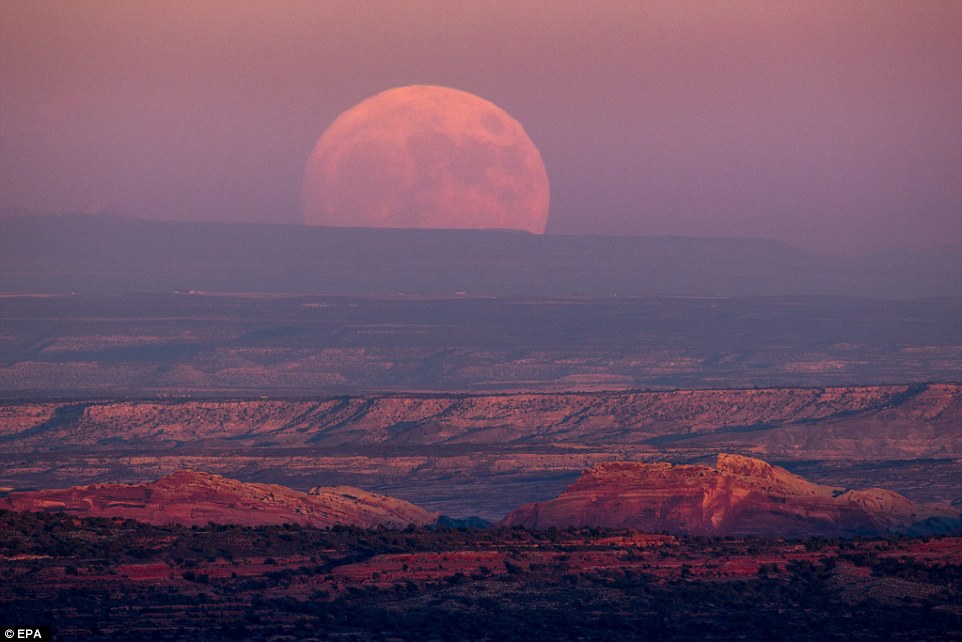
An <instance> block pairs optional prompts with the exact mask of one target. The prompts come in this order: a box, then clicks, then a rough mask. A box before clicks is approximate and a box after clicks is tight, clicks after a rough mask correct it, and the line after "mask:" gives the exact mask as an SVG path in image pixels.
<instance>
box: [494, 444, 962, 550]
mask: <svg viewBox="0 0 962 642" xmlns="http://www.w3.org/2000/svg"><path fill="white" fill-rule="evenodd" d="M958 518H959V513H958V512H955V511H952V510H950V509H945V508H940V507H927V506H920V505H918V504H914V503H912V502H910V501H909V500H907V499H906V498H904V497H902V496H901V495H899V494H897V493H893V492H891V491H888V490H884V489H880V488H872V489H868V490H853V491H846V490H844V489H839V488H832V487H830V486H820V485H818V484H813V483H811V482H809V481H806V480H805V479H802V478H801V477H798V476H797V475H793V474H792V473H789V472H788V471H786V470H785V469H783V468H779V467H777V466H772V465H770V464H768V463H766V462H764V461H761V460H758V459H752V458H750V457H743V456H740V455H728V454H721V455H719V456H718V461H717V463H716V465H715V467H711V466H699V465H672V464H668V463H654V464H646V463H629V462H613V463H605V464H599V465H597V466H595V467H593V468H591V469H589V470H587V471H585V472H584V474H583V475H582V476H581V477H580V478H579V479H578V480H577V481H576V482H575V483H573V484H572V485H571V486H570V487H569V488H568V489H567V490H566V491H565V492H563V493H562V494H561V495H560V496H558V497H557V498H555V499H553V500H551V501H547V502H541V503H531V504H526V505H524V506H522V507H520V508H518V509H517V510H515V511H513V512H512V513H511V514H510V515H508V516H507V517H506V518H505V520H504V522H503V524H504V525H506V526H514V525H523V526H527V527H532V528H546V527H551V526H555V527H566V526H607V527H629V528H637V529H641V530H646V531H668V532H670V533H678V534H688V535H777V536H796V537H802V536H807V535H826V536H839V535H856V534H866V535H868V534H884V533H890V532H900V531H906V530H910V529H913V528H915V529H922V530H924V529H931V530H939V529H940V528H942V529H949V528H952V527H953V526H955V525H956V524H957V521H958Z"/></svg>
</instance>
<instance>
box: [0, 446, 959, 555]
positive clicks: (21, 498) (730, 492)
mask: <svg viewBox="0 0 962 642" xmlns="http://www.w3.org/2000/svg"><path fill="white" fill-rule="evenodd" d="M0 509H6V510H13V511H33V512H37V511H41V512H65V513H70V514H73V515H78V516H85V517H116V518H129V519H134V520H138V521H143V522H147V523H150V524H154V525H165V524H180V525H183V526H202V525H206V524H208V523H216V524H239V525H244V526H262V525H270V524H275V525H279V524H285V523H289V524H300V525H302V526H309V527H316V528H328V527H331V526H335V525H349V526H357V527H361V528H378V527H386V528H405V527H407V526H409V525H415V526H428V525H434V524H439V523H440V524H442V525H443V524H445V523H449V522H450V520H449V522H445V521H444V520H442V518H441V515H439V514H438V513H436V512H430V511H428V510H425V509H424V508H421V507H419V506H416V505H414V504H412V503H409V502H407V501H404V500H401V499H397V498H394V497H388V496H385V495H378V494H375V493H370V492H367V491H364V490H361V489H359V488H353V487H350V486H326V487H324V486H319V487H315V488H312V489H311V490H310V491H308V492H306V493H304V492H301V491H297V490H294V489H291V488H288V487H286V486H281V485H279V484H259V483H244V482H240V481H237V480H233V479H229V478H226V477H222V476H220V475H214V474H210V473H201V472H194V471H189V470H183V471H178V472H175V473H173V474H170V475H167V476H166V477H163V478H161V479H160V480H158V481H156V482H151V483H136V484H91V485H87V486H75V487H72V488H66V489H60V490H41V491H25V492H12V493H10V494H8V495H7V496H5V497H2V498H0ZM960 517H962V516H960V514H959V512H958V511H955V510H952V509H950V508H945V507H941V506H929V505H922V504H916V503H914V502H911V501H909V500H908V499H906V498H905V497H903V496H902V495H899V494H898V493H895V492H893V491H890V490H885V489H882V488H870V489H866V490H848V489H842V488H835V487H831V486H823V485H819V484H815V483H812V482H809V481H807V480H805V479H803V478H802V477H799V476H797V475H794V474H792V473H790V472H788V471H787V470H785V469H783V468H780V467H777V466H772V465H770V464H768V463H766V462H764V461H762V460H759V459H753V458H750V457H745V456H742V455H731V454H724V453H723V454H719V455H718V458H717V463H716V465H715V466H714V467H711V466H706V465H673V464H669V463H664V462H659V463H638V462H606V463H601V464H597V465H595V466H593V467H592V468H590V469H588V470H586V471H585V472H584V473H583V474H582V476H581V477H580V478H579V479H578V480H576V481H575V482H574V483H573V484H571V485H570V486H569V487H568V489H567V490H565V491H564V492H563V493H561V495H559V496H558V497H556V498H555V499H552V500H549V501H545V502H534V503H529V504H525V505H523V506H521V507H519V508H517V509H515V510H514V511H512V512H511V513H510V514H508V516H507V517H505V518H504V520H502V521H501V522H500V524H499V525H500V526H505V527H513V526H523V527H525V528H530V529H545V528H566V527H604V528H629V529H634V530H637V531H642V532H668V533H670V534H673V535H711V536H726V535H736V536H744V535H759V536H769V537H772V536H774V537H809V536H831V537H839V536H841V537H851V536H856V535H869V536H880V535H890V534H899V533H913V534H935V533H950V532H959V531H962V519H960ZM439 520H441V521H439ZM451 523H453V522H451Z"/></svg>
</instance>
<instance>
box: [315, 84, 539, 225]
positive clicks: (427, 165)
mask: <svg viewBox="0 0 962 642" xmlns="http://www.w3.org/2000/svg"><path fill="white" fill-rule="evenodd" d="M548 199H549V195H548V175H547V173H546V172H545V169H544V163H543V162H542V160H541V154H539V153H538V149H537V148H536V147H535V146H534V143H533V142H531V139H530V138H529V137H528V134H527V133H525V131H524V128H522V127H521V124H520V123H519V122H518V121H516V120H515V119H514V118H512V117H511V116H509V115H508V114H507V113H505V112H504V110H502V109H501V108H499V107H497V106H496V105H494V104H492V103H490V102H488V101H487V100H484V99H483V98H479V97H478V96H475V95H473V94H469V93H467V92H464V91H459V90H457V89H449V88H447V87H435V86H430V85H413V86H410V87H398V88H395V89H389V90H387V91H383V92H381V93H379V94H377V95H375V96H372V97H371V98H368V99H367V100H365V101H363V102H361V103H360V104H358V105H356V106H354V107H352V108H351V109H349V110H347V111H346V112H344V113H343V114H341V115H340V116H339V117H338V118H337V120H335V121H334V122H333V123H332V124H331V126H330V127H328V129H327V131H325V132H324V133H323V134H322V135H321V137H320V139H318V141H317V144H316V145H315V146H314V151H313V152H311V156H310V159H309V160H308V163H307V169H306V171H305V173H304V185H303V191H302V203H303V212H304V222H305V223H307V224H309V225H329V226H335V227H414V228H462V229H464V228H470V229H516V230H528V231H529V232H534V233H536V234H541V233H543V232H544V229H545V225H546V223H547V221H548Z"/></svg>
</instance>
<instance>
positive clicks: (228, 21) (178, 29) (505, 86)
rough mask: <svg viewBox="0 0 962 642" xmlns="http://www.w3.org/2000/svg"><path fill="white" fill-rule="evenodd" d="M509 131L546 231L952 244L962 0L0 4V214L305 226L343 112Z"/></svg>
mask: <svg viewBox="0 0 962 642" xmlns="http://www.w3.org/2000/svg"><path fill="white" fill-rule="evenodd" d="M409 84H438V85H446V86H450V87H455V88H458V89H463V90H465V91H469V92H471V93H475V94H477V95H479V96H481V97H483V98H486V99H488V100H490V101H492V102H494V103H495V104H497V105H499V106H500V107H502V108H503V109H505V110H506V111H507V112H508V113H510V114H511V115H512V116H514V117H515V118H516V119H517V120H519V121H520V122H521V123H522V125H524V127H525V129H526V130H527V132H528V134H529V135H530V136H531V138H532V139H533V140H534V142H535V144H536V145H537V146H538V148H539V149H540V150H541V154H542V157H543V159H544V162H545V165H546V167H547V171H548V176H549V179H550V182H551V214H550V220H549V223H548V231H549V232H551V233H603V234H684V235H695V236H751V237H768V238H776V239H780V240H784V241H788V242H791V243H794V244H797V245H800V246H802V247H804V248H807V249H815V250H824V251H831V252H848V251H858V252H867V251H874V250H877V249H885V248H889V247H892V246H913V247H918V246H927V245H932V244H938V243H945V242H951V243H958V242H962V116H960V114H962V2H959V1H958V0H944V1H934V0H905V1H903V2H885V1H879V0H870V1H864V2H862V1H854V0H825V1H809V0H804V1H803V0H799V1H794V2H793V1H788V0H786V1H783V2H782V1H780V2H773V1H771V0H759V1H757V2H756V1H733V2H721V1H718V2H708V1H707V0H706V1H699V2H686V1H684V0H670V1H666V2H653V1H646V2H642V1H637V0H634V1H630V2H608V1H605V0H592V1H590V2H574V1H570V0H549V1H545V2H526V1H524V0H507V1H504V2H493V1H492V2H477V1H475V0H471V1H466V2H456V1H453V0H440V1H438V2H424V1H412V2H403V3H392V2H388V1H386V0H384V1H376V2H369V3H365V2H359V1H357V0H350V1H344V2H335V1H325V2H313V1H312V2H293V1H287V0H280V1H267V0H264V1H261V2H243V1H240V0H224V1H203V0H192V1H189V2H188V1H182V2H175V1H165V2H150V1H147V0H137V1H136V2H130V1H129V0H118V1H87V2H49V1H38V0H22V1H21V0H2V2H0V205H2V207H4V208H13V209H28V210H54V211H112V212H124V213H129V214H132V215H135V216H139V217H145V218H155V219H203V220H220V221H229V220H235V221H247V222H252V221H265V222H267V221H273V222H282V223H295V222H298V221H299V220H300V205H299V199H300V185H301V178H302V174H303V169H304V165H305V163H306V161H307V157H308V155H309V154H310V151H311V148H312V147H313V145H314V142H315V141H316V139H317V137H318V136H319V135H320V134H321V133H322V132H323V131H324V129H325V128H326V127H327V125H329V124H330V123H331V122H332V121H333V120H334V118H336V117H337V115H338V114H339V113H340V112H342V111H344V110H345V109H348V108H349V107H351V106H353V105H355V104H356V103H358V102H360V101H361V100H363V99H364V98H367V97H368V96H371V95H372V94H375V93H377V92H379V91H381V90H384V89H387V88H390V87H395V86H400V85H409Z"/></svg>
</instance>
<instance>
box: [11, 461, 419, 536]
mask: <svg viewBox="0 0 962 642" xmlns="http://www.w3.org/2000/svg"><path fill="white" fill-rule="evenodd" d="M0 508H4V509H7V510H17V511H64V512H67V513H72V514H76V515H83V516H90V517H124V518H131V519H136V520H139V521H143V522H148V523H150V524H158V525H163V524H169V523H175V524H182V525H184V526H194V525H204V524H207V523H208V522H214V523H218V524H242V525H245V526H260V525H265V524H284V523H292V524H293V523H297V524H303V525H306V526H315V527H318V528H324V527H328V526H333V525H335V524H349V525H353V526H361V527H365V528H373V527H377V526H387V527H392V528H398V527H404V526H407V525H408V524H418V525H424V524H432V523H434V522H435V521H437V518H438V514H437V513H431V512H428V511H426V510H424V509H423V508H420V507H418V506H415V505H414V504H411V503H408V502H406V501H403V500H400V499H396V498H394V497H386V496H384V495H375V494H373V493H368V492H367V491H363V490H361V489H359V488H352V487H350V486H338V487H330V488H324V487H318V488H313V489H311V490H310V491H309V492H308V493H302V492H299V491H296V490H294V489H291V488H287V487H286V486H280V485H277V484H248V483H243V482H239V481H237V480H234V479H228V478H226V477H221V476H220V475H211V474H208V473H198V472H193V471H189V470H184V471H179V472H176V473H173V474H172V475H168V476H166V477H164V478H162V479H160V480H158V481H156V482H153V483H139V484H92V485H90V486H76V487H73V488H65V489H61V490H41V491H31V492H16V493H11V494H10V495H8V496H7V497H3V498H0Z"/></svg>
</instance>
